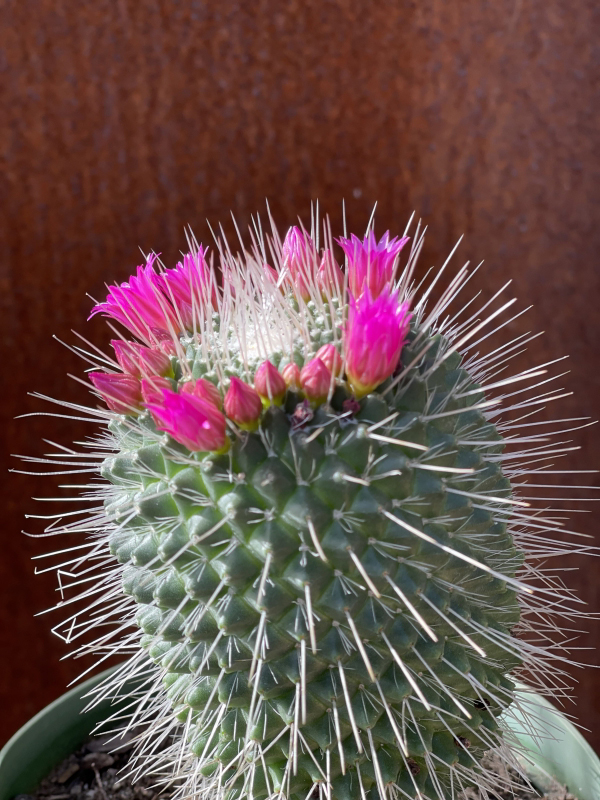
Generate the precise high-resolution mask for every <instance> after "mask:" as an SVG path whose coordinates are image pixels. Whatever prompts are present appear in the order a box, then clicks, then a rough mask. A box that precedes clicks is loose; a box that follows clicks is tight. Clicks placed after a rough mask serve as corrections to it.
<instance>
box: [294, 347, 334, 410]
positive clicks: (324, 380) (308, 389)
mask: <svg viewBox="0 0 600 800" xmlns="http://www.w3.org/2000/svg"><path fill="white" fill-rule="evenodd" d="M300 383H301V385H302V390H303V391H304V394H305V395H306V396H307V398H308V399H309V400H311V401H312V402H313V403H322V402H323V401H324V400H325V398H326V397H327V395H328V394H329V387H330V386H331V372H330V371H329V370H328V369H327V367H326V366H325V364H324V363H323V362H322V361H321V359H320V358H311V360H310V361H309V362H308V363H307V364H305V365H304V366H303V367H302V369H301V370H300Z"/></svg>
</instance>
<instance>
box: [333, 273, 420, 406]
mask: <svg viewBox="0 0 600 800" xmlns="http://www.w3.org/2000/svg"><path fill="white" fill-rule="evenodd" d="M409 326H410V312H409V304H408V303H407V302H406V303H400V302H399V298H398V293H397V292H392V291H391V290H390V289H389V288H386V289H384V290H383V291H382V292H381V294H380V295H379V296H377V297H373V296H372V294H371V292H370V291H369V290H368V289H366V290H365V292H364V293H363V294H362V295H361V296H360V297H359V298H358V299H354V298H353V297H350V303H349V310H348V323H347V325H346V330H345V336H344V347H345V352H346V374H347V376H348V382H349V383H350V386H351V387H352V390H353V392H354V394H355V395H356V397H363V396H364V395H366V394H368V393H369V392H371V391H373V389H375V388H376V387H377V386H379V384H380V383H383V381H384V380H386V378H389V377H390V375H391V374H392V373H393V372H394V370H395V369H396V366H397V365H398V360H399V359H400V353H401V352H402V347H403V345H404V342H405V340H406V335H407V333H408V331H409Z"/></svg>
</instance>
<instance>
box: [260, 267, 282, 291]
mask: <svg viewBox="0 0 600 800" xmlns="http://www.w3.org/2000/svg"><path fill="white" fill-rule="evenodd" d="M263 269H264V271H265V277H266V279H267V281H270V282H271V283H273V284H274V285H275V286H277V283H278V282H279V273H278V272H277V270H276V269H275V267H272V266H271V265H270V264H266V263H265V264H263Z"/></svg>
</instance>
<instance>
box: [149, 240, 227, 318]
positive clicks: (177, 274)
mask: <svg viewBox="0 0 600 800" xmlns="http://www.w3.org/2000/svg"><path fill="white" fill-rule="evenodd" d="M160 279H161V287H162V289H163V292H164V294H165V296H166V297H168V298H169V300H170V301H171V302H172V304H173V305H174V306H175V309H176V313H177V314H178V316H179V318H180V320H181V323H182V324H183V327H184V328H185V329H186V330H193V328H194V319H196V321H197V320H198V319H199V318H200V312H201V310H202V309H206V308H208V307H209V306H211V305H212V307H213V308H216V307H217V305H218V298H217V286H216V282H215V276H214V275H213V273H212V270H211V268H210V267H209V266H208V264H207V262H206V258H205V256H204V249H203V247H202V246H200V248H199V250H198V252H197V253H187V254H186V255H185V256H184V257H183V263H181V262H179V264H177V266H176V267H175V269H168V270H166V271H165V272H163V274H162V275H161V276H160ZM179 327H181V325H180V326H179Z"/></svg>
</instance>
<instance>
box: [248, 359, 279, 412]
mask: <svg viewBox="0 0 600 800" xmlns="http://www.w3.org/2000/svg"><path fill="white" fill-rule="evenodd" d="M254 388H255V389H256V391H257V392H258V394H259V395H260V399H261V400H262V401H263V404H264V405H271V403H274V404H275V405H281V403H282V402H283V398H284V397H285V390H286V389H287V385H286V382H285V380H284V379H283V376H282V375H281V373H280V372H279V370H278V369H277V368H276V367H274V366H273V364H271V362H270V361H263V363H262V364H261V365H260V367H259V368H258V369H257V370H256V374H255V375H254Z"/></svg>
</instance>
